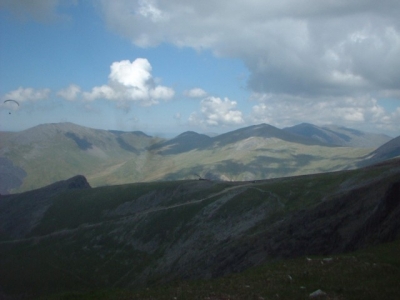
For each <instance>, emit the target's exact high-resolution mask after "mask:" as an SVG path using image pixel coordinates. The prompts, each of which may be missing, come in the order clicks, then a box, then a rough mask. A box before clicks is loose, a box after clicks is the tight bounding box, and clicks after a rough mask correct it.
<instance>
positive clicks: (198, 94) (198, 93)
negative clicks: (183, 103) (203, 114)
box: [183, 88, 207, 98]
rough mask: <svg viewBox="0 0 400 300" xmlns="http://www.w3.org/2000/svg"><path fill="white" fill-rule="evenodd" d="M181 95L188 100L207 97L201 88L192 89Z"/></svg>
mask: <svg viewBox="0 0 400 300" xmlns="http://www.w3.org/2000/svg"><path fill="white" fill-rule="evenodd" d="M183 94H184V95H185V96H186V97H189V98H204V97H205V96H207V92H206V91H205V90H203V89H201V88H193V89H191V90H187V91H185V92H184V93H183Z"/></svg>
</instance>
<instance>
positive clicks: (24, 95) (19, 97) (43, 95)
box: [2, 87, 50, 102]
mask: <svg viewBox="0 0 400 300" xmlns="http://www.w3.org/2000/svg"><path fill="white" fill-rule="evenodd" d="M49 95H50V89H40V90H36V89H33V88H23V87H19V88H18V89H16V90H13V91H11V92H9V93H7V94H6V95H4V96H3V97H2V98H4V100H6V99H13V100H16V101H18V102H33V101H38V100H44V99H47V98H48V97H49Z"/></svg>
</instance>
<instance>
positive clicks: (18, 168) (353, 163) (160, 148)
mask: <svg viewBox="0 0 400 300" xmlns="http://www.w3.org/2000/svg"><path fill="white" fill-rule="evenodd" d="M313 126H314V125H313ZM314 128H316V127H314ZM2 137H4V138H2V139H1V140H0V157H1V158H2V160H0V170H3V171H2V173H0V175H1V176H2V178H7V180H5V181H3V182H4V183H3V185H2V189H1V193H3V194H5V193H9V192H17V191H24V190H30V189H34V188H38V187H40V186H44V185H46V184H49V183H51V182H52V181H54V180H63V179H65V178H69V177H71V176H73V175H75V174H83V175H85V176H86V177H87V178H88V180H89V182H90V183H91V185H93V186H100V185H110V184H124V183H129V182H140V181H154V180H177V179H193V178H197V177H198V176H200V177H202V178H208V179H213V180H228V181H229V180H256V179H264V178H273V177H282V176H291V175H300V174H310V173H318V172H326V171H333V170H341V169H350V168H355V167H358V166H359V165H360V163H361V161H362V160H365V158H366V157H368V155H370V153H371V151H373V150H374V149H369V148H351V147H341V146H338V145H333V144H329V143H327V142H326V141H319V140H317V139H315V138H312V137H305V136H301V135H299V134H295V133H291V132H288V131H287V130H283V129H278V128H276V127H274V126H272V125H268V124H259V125H253V126H248V127H244V128H240V129H237V130H234V131H231V132H227V133H224V134H220V135H217V136H213V137H210V136H207V135H204V134H199V133H196V132H193V131H187V132H184V133H182V134H180V135H178V136H176V137H175V138H172V139H168V140H167V139H162V138H158V137H152V136H149V135H147V134H145V133H144V132H140V131H132V132H123V131H115V130H111V131H110V130H101V129H92V128H87V127H84V126H80V125H76V124H73V123H52V124H42V125H38V126H35V127H33V128H30V129H27V130H25V131H21V132H16V133H7V134H2ZM350 138H351V137H350ZM377 160H379V157H378V158H377ZM377 160H374V162H376V161H377ZM195 174H196V175H195Z"/></svg>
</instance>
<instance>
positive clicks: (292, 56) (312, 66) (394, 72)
mask: <svg viewBox="0 0 400 300" xmlns="http://www.w3.org/2000/svg"><path fill="white" fill-rule="evenodd" d="M101 3H102V12H103V15H104V18H105V20H106V22H107V24H108V26H109V27H110V28H112V29H113V30H114V31H116V32H118V33H119V34H121V35H123V36H125V37H127V38H129V39H130V40H132V41H133V42H134V43H135V44H136V45H139V46H142V47H147V46H154V45H157V44H160V43H164V42H167V43H171V44H174V45H177V46H180V47H182V46H186V47H192V48H196V49H210V50H211V51H213V52H214V53H216V54H217V55H220V56H225V57H234V58H239V59H241V60H242V61H243V62H244V63H245V65H246V66H247V67H248V69H249V70H250V74H251V75H250V78H249V82H248V86H249V88H250V89H251V90H252V91H255V92H259V93H271V94H272V93H273V94H276V95H286V94H291V95H296V94H302V95H308V96H315V95H318V96H321V97H327V96H338V95H357V94H360V93H362V94H366V93H374V94H377V93H379V92H382V91H384V90H391V91H392V92H393V93H394V94H398V93H399V92H400V87H399V85H398V83H399V82H400V19H399V18H398V16H399V14H400V2H399V1H393V0H382V1H379V2H377V1H373V0H354V1H342V0H338V1H320V0H271V1H262V0H250V1H244V0H243V1H240V0H237V1H212V0H204V1H197V0H187V1H184V2H182V1H180V0H158V1H156V0H152V1H145V0H142V1H138V2H132V1H129V0H120V1H108V0H102V1H101Z"/></svg>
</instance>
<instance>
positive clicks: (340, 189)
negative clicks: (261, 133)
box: [0, 160, 400, 299]
mask: <svg viewBox="0 0 400 300" xmlns="http://www.w3.org/2000/svg"><path fill="white" fill-rule="evenodd" d="M399 187H400V160H393V161H391V162H387V163H384V164H380V165H376V166H372V167H368V168H364V169H360V170H353V171H343V172H335V173H327V174H320V175H309V176H299V177H292V178H285V179H274V180H266V181H252V182H240V183H235V182H213V181H206V180H192V181H179V182H158V183H157V182H155V183H142V184H130V185H121V186H111V187H102V188H92V189H64V190H61V191H59V192H57V193H53V195H52V196H51V197H50V198H48V199H49V200H48V201H47V202H46V203H47V204H46V205H47V206H46V207H45V208H44V209H43V210H42V211H41V214H40V215H39V216H37V214H35V222H34V226H31V227H29V228H27V229H25V231H18V232H16V231H14V230H12V228H10V226H8V227H7V226H2V228H1V230H2V241H1V242H0V291H1V292H2V293H3V294H8V295H21V294H25V295H31V296H33V295H40V294H53V293H60V292H65V291H79V290H81V291H85V290H88V289H90V290H96V289H100V288H101V289H104V288H118V289H124V290H125V289H128V290H130V289H137V288H141V287H143V286H144V287H146V286H147V287H150V286H152V287H154V284H161V283H167V282H170V281H172V280H182V279H210V278H216V277H220V276H222V275H228V274H232V273H236V272H241V271H245V270H248V272H250V271H249V270H251V269H252V268H253V267H256V266H261V265H265V264H267V265H266V266H268V265H270V264H271V262H274V261H276V260H277V259H281V258H282V259H286V258H291V259H292V258H295V257H304V256H305V255H307V256H308V255H333V254H340V253H347V252H348V251H353V250H357V249H366V248H369V247H370V246H373V245H376V244H380V243H385V242H390V241H396V240H398V238H399V234H400V224H399V220H400V205H399V204H400V203H399V202H400V197H398V195H399V193H400V191H399ZM9 197H14V198H13V201H10V198H9ZM19 197H21V198H23V197H26V193H24V194H19V195H13V196H3V197H2V198H0V199H1V200H0V201H2V202H3V203H8V204H7V205H10V204H11V203H14V205H17V206H18V205H19V204H21V209H23V208H22V206H24V205H23V204H22V203H23V202H20V201H22V200H19ZM32 197H33V196H32ZM32 200H34V198H32ZM7 205H4V206H3V207H2V209H3V210H7V209H9V208H8V206H7ZM14 209H15V207H14ZM394 247H398V243H397V244H395V246H394ZM304 260H305V259H303V260H302V261H304ZM289 262H290V261H289ZM289 262H288V263H289ZM299 262H300V261H299ZM322 262H324V261H323V260H322ZM368 262H369V263H370V261H368ZM316 264H318V265H320V264H321V260H319V261H317V263H316ZM340 264H341V265H342V266H344V265H350V264H348V263H346V261H341V262H340ZM340 264H332V267H334V266H335V267H338V268H339V266H340ZM270 266H273V265H270ZM362 266H363V263H360V264H359V263H357V264H355V267H354V268H357V270H359V268H362ZM281 267H282V268H285V266H284V265H281ZM296 268H297V267H296ZM397 268H398V265H397ZM396 270H397V269H396V268H395V269H393V270H386V269H385V270H383V269H381V268H380V267H379V268H377V269H376V272H378V273H379V272H380V273H379V274H380V275H379V276H380V277H382V278H385V277H387V283H388V285H389V286H388V287H387V288H388V289H387V290H388V291H389V290H391V288H392V280H393V278H392V277H393V276H395V278H398V276H399V272H398V271H396ZM386 271H387V272H386ZM255 272H256V271H255ZM282 272H283V274H284V275H282V276H283V277H285V278H286V279H285V280H286V281H287V282H290V281H291V280H292V279H290V278H291V277H289V276H288V275H290V274H292V275H293V273H292V271H290V270H289V271H288V270H286V271H282ZM293 272H295V271H293ZM307 272H311V273H312V272H314V271H312V270H311V269H310V270H308V271H307ZM315 272H316V271H315ZM332 272H333V271H332ZM349 272H350V271H349ZM295 273H296V274H297V275H299V274H300V272H297V271H296V272H295ZM359 273H361V272H359ZM38 274H40V276H38ZM313 274H314V273H313ZM315 274H316V273H315ZM235 276H236V275H235ZM238 276H239V275H238ZM252 276H253V275H252ZM271 276H272V275H271ZM279 276H281V275H279V274H277V275H276V278H277V277H279ZM282 276H281V277H282ZM299 276H300V275H299ZM304 276H306V275H304ZM348 276H351V275H350V273H349V275H348ZM390 276H392V277H390ZM396 276H397V277H396ZM242 278H243V277H242ZM349 279H350V278H349ZM221 280H222V279H221ZM254 280H256V279H254ZM268 280H275V279H273V278H270V279H268V278H265V280H264V282H268ZM346 280H347V279H346V278H343V282H346ZM210 284H211V283H210ZM251 284H252V283H243V285H249V286H251ZM310 286H311V285H310ZM310 286H308V287H307V291H309V290H308V289H309V288H311V287H310ZM314 286H315V285H312V287H314ZM380 286H382V285H380ZM232 288H234V286H232ZM371 288H372V287H371ZM298 289H300V286H298ZM310 292H312V291H310ZM375 292H377V291H374V293H375ZM397 292H398V290H397ZM133 293H134V292H133ZM335 295H338V297H339V299H343V297H342V298H340V297H341V295H348V294H346V293H345V292H343V291H342V292H340V291H336V292H335ZM374 295H375V294H374ZM209 296H210V295H209ZM254 297H256V295H254ZM254 297H253V298H251V297H250V298H246V297H239V298H232V299H257V297H258V296H257V297H256V298H254ZM126 298H127V299H129V298H128V297H126ZM192 298H193V299H194V297H192ZM192 298H190V297H189V296H187V299H192ZM110 299H111V298H110ZM121 299H124V298H121ZM138 299H140V297H139V298H138ZM155 299H156V298H155ZM210 299H230V298H227V297H225V298H224V297H222V296H221V297H219V298H210Z"/></svg>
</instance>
